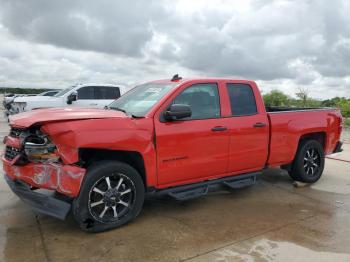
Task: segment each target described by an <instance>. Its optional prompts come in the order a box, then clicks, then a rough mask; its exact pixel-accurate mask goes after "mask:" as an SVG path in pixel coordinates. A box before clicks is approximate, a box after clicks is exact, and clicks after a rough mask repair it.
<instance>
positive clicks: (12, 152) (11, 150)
mask: <svg viewBox="0 0 350 262" xmlns="http://www.w3.org/2000/svg"><path fill="white" fill-rule="evenodd" d="M20 153H21V150H20V149H18V148H15V147H12V146H6V151H5V158H6V159H7V160H13V159H14V158H15V157H16V156H18V155H19V154H20Z"/></svg>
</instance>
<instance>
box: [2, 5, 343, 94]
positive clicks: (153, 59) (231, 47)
mask: <svg viewBox="0 0 350 262" xmlns="http://www.w3.org/2000/svg"><path fill="white" fill-rule="evenodd" d="M0 5H1V10H0V40H1V41H5V43H4V42H2V44H1V43H0V62H1V61H2V64H1V63H0V69H1V71H0V72H1V73H0V84H1V83H13V82H15V83H20V84H23V83H30V82H42V83H50V82H51V83H54V84H55V85H63V84H66V83H68V82H69V81H74V80H77V81H85V80H86V81H88V80H91V79H94V80H101V81H102V80H104V79H113V80H114V79H116V80H117V79H120V80H121V81H124V82H127V83H133V82H138V81H139V80H140V78H142V79H141V81H142V80H143V79H145V80H147V79H152V78H157V77H164V76H168V75H171V74H172V73H177V72H179V73H181V74H195V75H207V76H214V75H216V76H237V77H243V78H250V79H256V80H259V82H260V83H263V84H268V85H271V86H273V87H278V85H279V84H280V85H283V86H285V87H289V89H288V90H295V89H296V88H297V87H298V86H306V87H309V88H310V91H311V93H314V94H316V95H318V94H319V93H320V92H319V91H317V90H316V89H317V88H321V89H324V90H326V88H327V87H326V85H327V83H328V84H330V85H332V88H333V89H332V90H333V91H332V92H333V94H334V95H347V96H350V81H349V77H350V64H349V61H350V16H349V15H348V14H349V13H350V2H349V1H346V0H335V1H332V2H329V1H326V0H308V1H304V0H296V1H289V0H281V1H273V0H251V1H242V2H240V3H238V2H236V1H235V2H232V1H225V0H218V1H215V3H214V2H213V1H209V0H207V1H198V2H194V1H185V0H177V1H170V0H167V1H155V0H154V1H142V0H136V1H130V2H125V1H112V0H111V1H108V0H102V1H83V0H76V1H68V0H62V1H45V0H26V1H24V0H0ZM9 43H12V45H11V46H10V45H9ZM67 68H68V69H67ZM165 74H166V75H165ZM16 81H17V82H16ZM267 89H269V88H267ZM291 92H293V91H291ZM327 95H329V93H328V94H327Z"/></svg>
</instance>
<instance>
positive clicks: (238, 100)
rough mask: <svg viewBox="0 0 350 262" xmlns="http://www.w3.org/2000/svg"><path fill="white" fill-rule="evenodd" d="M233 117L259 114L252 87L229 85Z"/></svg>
mask: <svg viewBox="0 0 350 262" xmlns="http://www.w3.org/2000/svg"><path fill="white" fill-rule="evenodd" d="M227 90H228V93H229V96H230V102H231V112H232V115H233V116H247V115H255V114H257V113H258V110H257V107H256V102H255V96H254V93H253V90H252V88H251V86H250V85H247V84H227Z"/></svg>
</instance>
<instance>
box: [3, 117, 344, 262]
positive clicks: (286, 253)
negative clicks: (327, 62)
mask: <svg viewBox="0 0 350 262" xmlns="http://www.w3.org/2000/svg"><path fill="white" fill-rule="evenodd" d="M8 131H9V128H8V125H7V122H6V120H5V119H3V118H1V119H0V139H1V140H2V138H3V136H4V135H6V134H7V133H8ZM349 143H350V142H349ZM344 149H345V152H342V153H339V154H337V155H335V156H333V158H334V159H327V160H326V168H325V172H324V175H323V177H322V178H321V180H320V181H319V182H318V183H316V184H314V185H312V186H309V185H305V186H303V185H301V186H300V187H294V186H293V181H292V180H291V179H290V178H289V176H288V175H287V173H286V172H285V171H282V170H280V169H271V170H267V171H265V172H264V173H263V174H262V176H260V177H259V178H258V181H257V184H256V185H255V186H252V187H249V188H245V189H240V190H235V191H232V192H224V191H223V192H213V193H211V194H209V195H208V196H206V197H203V198H199V199H195V200H192V201H188V202H183V203H180V202H176V201H165V200H163V201H161V200H157V201H146V203H145V206H144V209H143V212H142V213H141V215H140V216H139V217H138V219H136V220H135V221H134V222H132V223H130V224H128V225H126V226H124V227H122V228H119V229H116V230H113V231H109V232H105V233H100V234H88V233H84V232H82V231H80V230H79V228H78V227H77V225H76V224H75V222H74V220H73V219H72V217H69V218H68V220H66V221H60V220H57V219H54V218H51V217H47V216H44V215H39V214H36V213H35V212H34V211H32V210H31V209H30V208H29V207H28V206H27V205H26V204H24V203H22V202H21V201H20V200H19V199H18V198H17V197H16V196H15V195H14V194H13V193H12V192H11V191H10V189H9V188H8V186H7V185H6V184H5V182H4V179H3V177H2V176H1V178H0V261H4V262H7V261H35V262H40V261H332V262H335V261H337V262H338V261H347V262H348V261H350V144H345V145H344ZM1 150H3V146H1Z"/></svg>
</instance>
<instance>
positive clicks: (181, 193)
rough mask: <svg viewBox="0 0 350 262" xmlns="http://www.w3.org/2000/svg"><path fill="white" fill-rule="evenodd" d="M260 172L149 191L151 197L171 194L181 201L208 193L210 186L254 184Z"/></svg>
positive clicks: (233, 186) (227, 186)
mask: <svg viewBox="0 0 350 262" xmlns="http://www.w3.org/2000/svg"><path fill="white" fill-rule="evenodd" d="M259 174H260V172H255V173H249V174H243V175H236V176H231V177H224V178H219V179H215V180H208V181H203V182H199V183H195V184H189V185H184V186H178V187H172V188H167V189H161V190H154V191H152V192H149V193H148V196H150V197H164V196H169V197H171V198H174V199H176V200H179V201H184V200H189V199H193V198H197V197H201V196H205V195H206V194H208V192H209V189H210V188H215V187H220V186H221V187H224V188H226V189H238V188H242V187H246V186H251V185H254V184H255V182H256V176H257V175H259Z"/></svg>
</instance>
